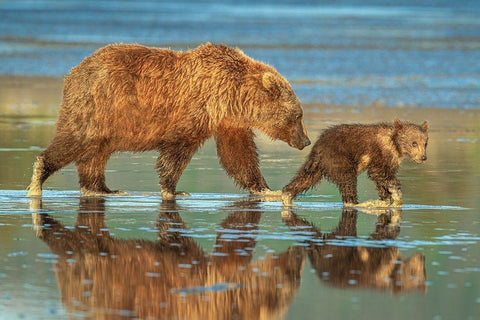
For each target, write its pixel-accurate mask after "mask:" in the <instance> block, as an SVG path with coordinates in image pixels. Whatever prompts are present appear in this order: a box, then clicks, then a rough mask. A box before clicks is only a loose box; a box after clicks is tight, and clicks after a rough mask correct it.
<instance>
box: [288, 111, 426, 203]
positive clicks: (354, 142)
mask: <svg viewBox="0 0 480 320" xmlns="http://www.w3.org/2000/svg"><path fill="white" fill-rule="evenodd" d="M427 129H428V123H427V122H424V123H423V124H422V125H420V126H419V125H415V124H412V123H404V122H401V121H398V120H396V121H395V122H394V124H386V123H380V124H372V125H362V124H341V125H337V126H334V127H331V128H329V129H327V130H325V131H324V132H323V133H322V134H321V135H320V137H319V138H318V140H317V142H316V143H315V145H314V146H313V148H312V151H311V152H310V155H309V156H308V158H307V160H306V161H305V163H304V164H303V165H302V167H301V168H300V170H299V171H298V173H297V175H296V176H295V177H294V178H293V180H292V181H291V182H290V183H289V184H288V185H286V186H285V187H284V188H283V192H284V195H286V197H287V198H290V199H293V198H295V197H296V196H297V195H298V194H299V193H301V192H303V191H305V190H307V189H309V188H312V187H313V186H314V185H315V184H317V183H319V182H320V180H321V179H322V178H326V179H328V180H329V181H331V182H333V183H335V184H336V185H337V186H338V188H339V189H340V193H341V195H342V201H343V202H344V203H349V204H356V203H358V198H357V176H358V175H359V174H360V173H361V172H363V171H364V170H367V173H368V177H369V178H370V179H372V180H373V181H374V182H375V183H376V184H377V190H378V194H379V197H380V199H381V200H391V198H393V200H394V201H397V202H401V190H400V181H399V180H398V179H397V177H396V173H397V170H398V167H399V165H400V162H401V159H402V158H403V157H406V156H408V157H410V158H412V159H413V160H414V161H415V162H417V163H421V162H422V161H424V160H426V146H427V140H428V135H427ZM414 143H415V144H414ZM414 145H416V146H414Z"/></svg>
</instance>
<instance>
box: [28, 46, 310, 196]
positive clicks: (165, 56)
mask: <svg viewBox="0 0 480 320" xmlns="http://www.w3.org/2000/svg"><path fill="white" fill-rule="evenodd" d="M252 129H258V130H260V131H263V132H265V133H266V134H268V135H269V136H270V137H271V138H272V139H280V140H283V141H285V142H287V143H288V144H289V145H291V146H293V147H296V148H299V149H302V148H304V147H305V146H306V145H308V144H309V143H310V141H309V140H308V137H307V135H306V131H305V126H304V124H303V111H302V108H301V105H300V102H299V101H298V99H297V97H296V96H295V93H294V92H293V90H292V88H291V87H290V84H289V83H288V82H287V80H286V79H285V78H283V77H282V76H281V75H280V74H279V73H278V72H277V71H276V70H275V69H274V68H273V67H271V66H268V65H266V64H264V63H260V62H258V61H255V60H253V59H251V58H249V57H247V56H246V55H245V54H244V53H243V52H241V51H240V50H238V49H233V48H229V47H227V46H225V45H214V44H211V43H207V44H204V45H201V46H199V47H198V48H196V49H193V50H190V51H186V52H176V51H172V50H168V49H159V48H150V47H144V46H141V45H132V44H117V45H109V46H106V47H104V48H102V49H100V50H98V51H96V52H95V53H93V54H92V55H91V56H90V57H87V58H86V59H85V60H83V61H82V62H81V63H80V64H79V65H78V66H76V67H74V68H72V70H71V71H70V74H69V75H68V76H67V77H66V78H65V86H64V94H63V102H62V105H61V108H60V113H59V118H58V122H57V133H56V135H55V137H54V138H53V141H52V143H51V145H50V146H49V147H48V148H47V149H46V150H45V151H44V152H42V154H41V155H40V156H39V158H38V160H37V163H36V165H35V170H36V172H37V171H38V172H40V174H39V175H35V174H34V175H33V177H32V183H31V185H30V192H29V196H38V195H41V192H42V189H41V187H42V184H43V182H44V181H45V180H46V179H47V178H48V177H49V176H50V175H51V174H52V173H53V172H55V171H56V170H58V169H60V168H62V167H64V166H65V165H67V164H69V163H70V162H76V164H77V170H78V175H79V180H80V181H79V182H80V187H81V189H82V191H85V192H90V193H93V194H95V193H97V194H103V193H110V192H111V191H110V189H109V188H108V187H107V186H106V184H105V176H104V171H105V166H106V163H107V161H108V158H109V157H110V155H111V154H112V153H113V152H116V151H146V150H158V151H159V157H158V161H157V169H158V172H159V175H160V185H161V187H162V194H164V195H165V196H167V197H168V195H175V192H176V190H175V188H176V185H177V182H178V179H179V178H180V176H181V174H182V172H183V171H184V169H185V168H186V166H187V165H188V163H189V162H190V159H191V158H192V156H193V154H194V153H195V151H196V150H197V149H198V148H199V147H200V146H201V145H202V143H203V142H204V141H205V140H207V139H208V138H211V137H215V138H216V140H217V143H218V145H217V151H218V156H219V158H220V162H221V163H222V165H223V166H224V168H225V169H226V171H227V173H228V174H229V175H230V176H231V177H233V178H234V180H235V181H236V183H238V185H239V186H241V187H242V188H245V189H247V190H250V191H251V192H261V191H263V190H266V189H268V186H267V184H266V182H265V180H264V179H263V176H262V174H261V172H260V170H259V164H258V156H257V153H256V146H255V143H254V142H253V138H254V135H253V133H252ZM233 136H235V137H233ZM238 137H242V138H241V139H240V138H238ZM225 141H226V143H225ZM232 155H235V156H232ZM238 155H242V156H241V157H238Z"/></svg>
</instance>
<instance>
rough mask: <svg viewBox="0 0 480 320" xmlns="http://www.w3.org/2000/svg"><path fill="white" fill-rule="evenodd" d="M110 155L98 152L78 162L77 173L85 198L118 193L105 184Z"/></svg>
mask: <svg viewBox="0 0 480 320" xmlns="http://www.w3.org/2000/svg"><path fill="white" fill-rule="evenodd" d="M109 158H110V153H107V152H96V153H95V154H93V155H91V156H89V157H83V158H82V159H81V160H77V172H78V178H79V183H80V190H81V191H82V194H83V195H84V196H96V195H105V194H112V193H116V192H117V191H111V190H110V189H109V188H108V187H107V185H106V184H105V168H106V166H107V161H108V159H109Z"/></svg>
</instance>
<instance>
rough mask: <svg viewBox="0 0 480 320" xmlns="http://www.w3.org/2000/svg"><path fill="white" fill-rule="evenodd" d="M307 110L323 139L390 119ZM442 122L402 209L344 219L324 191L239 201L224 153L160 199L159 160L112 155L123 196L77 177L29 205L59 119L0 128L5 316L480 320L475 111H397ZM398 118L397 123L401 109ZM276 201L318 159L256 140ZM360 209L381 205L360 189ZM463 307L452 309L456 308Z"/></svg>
mask: <svg viewBox="0 0 480 320" xmlns="http://www.w3.org/2000/svg"><path fill="white" fill-rule="evenodd" d="M354 110H355V112H351V111H349V109H348V108H340V109H339V110H337V109H335V107H330V108H321V107H315V108H306V109H305V114H306V118H307V119H309V120H308V121H307V128H309V130H310V131H309V133H310V135H311V136H312V137H314V136H316V135H317V134H318V132H320V130H321V129H323V128H324V127H325V126H328V125H330V124H332V123H338V122H344V121H347V122H350V121H353V122H356V121H366V119H371V118H375V119H378V120H387V119H390V118H391V117H392V115H391V114H390V113H389V112H387V111H386V110H385V109H384V108H380V109H373V108H355V109H354ZM389 110H390V112H393V113H394V114H395V116H398V117H400V118H403V119H408V118H411V119H412V118H413V119H416V118H422V119H428V120H429V121H430V122H431V132H430V140H429V150H428V157H429V159H428V161H427V162H426V163H425V164H423V165H416V164H414V163H412V162H409V161H407V160H406V161H404V163H403V164H402V167H401V169H400V172H399V178H400V180H401V181H402V186H403V191H404V197H405V205H404V207H403V208H402V210H396V211H375V210H373V211H372V210H365V211H358V212H357V211H355V210H343V208H342V204H341V203H340V195H339V193H338V191H337V189H336V188H335V187H334V186H333V185H331V184H329V183H322V184H321V185H320V186H319V187H318V188H316V189H314V190H312V191H310V192H308V193H307V194H306V195H304V196H301V197H300V198H299V199H298V201H296V202H295V204H296V205H295V206H294V207H293V208H292V209H291V210H286V209H284V208H282V206H281V203H280V202H275V201H273V202H261V201H259V199H255V198H253V199H251V198H249V197H248V195H247V194H245V193H242V192H241V190H239V189H238V188H237V187H235V186H234V184H233V182H232V181H231V180H230V179H228V178H227V177H226V174H225V173H224V171H223V170H222V169H221V167H220V166H219V164H218V160H217V158H216V155H215V149H214V145H213V143H212V142H208V143H207V144H206V145H205V146H204V147H203V148H202V149H201V150H200V151H199V152H198V153H197V154H196V156H195V158H194V159H193V160H192V163H191V164H190V165H189V167H188V168H187V170H186V171H185V173H184V175H183V176H182V178H181V181H180V184H179V189H180V190H186V191H189V192H192V196H191V197H183V198H180V199H178V200H177V201H176V202H162V201H161V199H160V197H159V194H158V186H157V185H156V183H157V178H156V174H155V172H154V168H153V167H154V163H155V156H156V155H155V153H141V154H131V153H122V154H117V155H114V156H113V157H112V159H111V160H110V162H109V165H108V168H107V184H108V185H109V186H110V187H111V188H114V189H122V190H126V191H127V192H128V195H127V196H117V197H106V198H82V197H80V193H79V191H78V184H77V178H76V172H75V168H74V167H73V166H69V167H67V168H65V169H63V170H62V171H60V172H59V173H57V174H55V175H54V176H52V177H51V178H50V179H49V180H48V181H47V183H46V185H45V189H46V191H45V192H44V197H43V198H42V200H41V201H40V200H39V199H32V200H31V199H27V198H25V191H24V188H25V186H26V185H27V184H28V182H29V178H30V175H31V165H32V162H33V160H34V157H35V155H37V154H38V153H39V152H40V150H41V149H42V148H44V147H45V146H46V145H47V144H48V141H49V139H50V138H51V136H52V135H53V132H54V121H53V120H54V119H53V118H52V119H53V120H52V119H50V118H47V119H37V118H26V117H22V118H12V117H3V118H2V121H0V131H1V133H2V136H3V137H6V138H7V139H6V140H2V143H1V145H0V153H1V157H0V189H1V190H0V204H1V205H0V230H1V231H0V238H1V240H2V243H3V245H2V246H0V257H1V259H2V263H1V264H0V278H1V279H0V280H1V289H0V314H1V315H2V316H3V318H8V319H15V318H27V319H37V318H40V319H42V318H43V319H65V318H85V317H87V318H94V317H100V316H107V315H108V316H112V317H120V316H121V317H124V318H132V319H133V318H140V319H149V318H186V319H190V318H193V317H195V316H198V317H199V318H202V319H207V318H211V319H214V318H231V317H237V316H238V317H240V318H244V319H255V318H261V317H266V318H276V317H280V316H283V317H284V318H285V319H317V318H318V315H319V314H323V313H325V312H326V311H325V310H328V311H327V312H328V315H329V317H332V318H351V317H354V316H355V317H358V315H359V314H361V315H362V316H361V317H360V318H363V319H367V318H368V319H379V318H383V317H384V316H385V315H388V317H389V318H392V319H406V318H408V319H453V318H455V319H476V318H478V316H480V260H479V258H480V233H479V232H478V230H479V227H480V215H479V209H480V199H479V197H478V194H479V192H480V169H479V166H478V163H479V160H480V149H479V145H480V143H479V142H478V138H477V137H478V136H479V131H480V128H479V126H478V123H479V122H478V120H479V117H480V112H478V111H468V112H467V113H465V112H464V111H450V113H449V114H442V113H440V112H439V111H438V110H418V109H414V110H410V109H389ZM392 110H393V111H392ZM257 142H258V144H259V153H260V156H261V167H262V171H263V173H264V175H265V177H266V179H267V181H268V182H269V184H270V186H271V187H272V188H273V189H278V188H281V187H282V186H283V185H285V184H286V183H287V182H288V180H289V179H290V178H291V177H292V176H293V175H294V173H295V171H296V169H297V168H298V166H299V165H300V164H301V162H302V161H303V157H304V156H305V155H306V154H307V152H308V150H305V151H302V152H298V151H295V150H293V149H291V148H289V147H288V146H286V145H285V144H283V143H272V142H270V141H269V140H268V139H267V138H265V137H264V136H263V135H261V134H259V135H258V138H257ZM358 189H359V197H360V200H362V201H363V200H367V199H374V198H375V197H376V194H375V189H374V185H373V183H371V182H370V181H368V180H367V179H366V177H365V176H364V175H362V176H360V178H359V188H358ZM452 306H456V307H452Z"/></svg>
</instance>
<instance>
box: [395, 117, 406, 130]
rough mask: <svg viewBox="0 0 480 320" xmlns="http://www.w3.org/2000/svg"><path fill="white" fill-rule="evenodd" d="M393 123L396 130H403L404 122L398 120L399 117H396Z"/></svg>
mask: <svg viewBox="0 0 480 320" xmlns="http://www.w3.org/2000/svg"><path fill="white" fill-rule="evenodd" d="M393 125H394V127H395V129H396V130H402V129H403V126H404V124H403V122H402V121H400V120H398V118H395V121H393Z"/></svg>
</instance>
